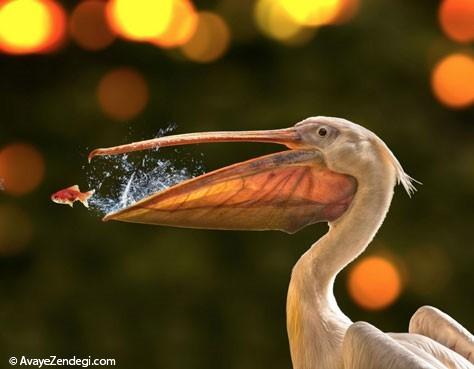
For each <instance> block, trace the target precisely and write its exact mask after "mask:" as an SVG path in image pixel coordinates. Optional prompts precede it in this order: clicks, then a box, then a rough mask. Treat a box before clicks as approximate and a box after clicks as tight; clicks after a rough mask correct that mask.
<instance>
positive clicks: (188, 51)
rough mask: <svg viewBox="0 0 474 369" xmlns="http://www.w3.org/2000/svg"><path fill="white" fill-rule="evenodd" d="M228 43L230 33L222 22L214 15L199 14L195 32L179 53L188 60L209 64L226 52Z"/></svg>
mask: <svg viewBox="0 0 474 369" xmlns="http://www.w3.org/2000/svg"><path fill="white" fill-rule="evenodd" d="M229 42H230V31H229V27H228V26H227V24H226V23H225V22H224V20H223V19H222V18H221V17H220V16H219V15H217V14H215V13H211V12H200V13H198V26H197V29H196V32H195V33H194V35H193V37H191V39H190V40H189V41H188V42H187V43H186V44H184V45H183V46H182V47H181V51H182V52H183V54H184V55H185V56H186V57H187V58H188V59H190V60H193V61H196V62H200V63H209V62H212V61H214V60H217V59H218V58H220V57H221V56H222V55H223V54H224V53H225V52H226V50H227V48H228V46H229Z"/></svg>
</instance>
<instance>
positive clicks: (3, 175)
mask: <svg viewBox="0 0 474 369" xmlns="http://www.w3.org/2000/svg"><path fill="white" fill-rule="evenodd" d="M43 176H44V160H43V156H42V155H41V153H40V152H39V151H38V150H37V149H36V148H35V147H33V146H31V145H30V144H26V143H13V144H9V145H7V146H5V147H3V148H2V149H1V150H0V179H1V180H2V186H3V188H4V191H5V192H7V193H9V194H12V195H17V196H19V195H24V194H26V193H29V192H31V191H33V190H34V189H35V188H36V187H37V186H38V185H39V184H40V183H41V180H42V179H43Z"/></svg>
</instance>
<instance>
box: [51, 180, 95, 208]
mask: <svg viewBox="0 0 474 369" xmlns="http://www.w3.org/2000/svg"><path fill="white" fill-rule="evenodd" d="M94 192H95V190H91V191H87V192H81V190H80V189H79V186H78V185H74V186H71V187H68V188H65V189H63V190H60V191H58V192H55V193H53V194H52V195H51V200H53V201H54V202H55V203H57V204H67V205H69V206H70V207H71V208H72V204H73V203H74V202H75V201H80V202H82V204H84V206H85V207H86V208H88V207H89V203H88V202H87V200H89V198H90V197H91V196H92V195H93V194H94Z"/></svg>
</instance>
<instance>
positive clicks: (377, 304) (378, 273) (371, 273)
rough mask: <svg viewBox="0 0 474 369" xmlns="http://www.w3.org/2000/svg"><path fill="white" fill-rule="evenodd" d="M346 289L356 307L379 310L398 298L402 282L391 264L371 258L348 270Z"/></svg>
mask: <svg viewBox="0 0 474 369" xmlns="http://www.w3.org/2000/svg"><path fill="white" fill-rule="evenodd" d="M348 289H349V294H350V296H351V297H352V299H353V300H354V301H355V302H356V303H357V304H358V305H360V306H362V307H363V308H365V309H369V310H379V309H383V308H385V307H387V306H389V305H391V304H392V303H393V302H394V301H395V300H396V299H397V298H398V296H399V295H400V292H401V289H402V282H401V277H400V273H399V272H398V270H397V268H396V267H395V265H394V264H393V263H392V262H390V261H389V260H387V259H385V258H382V257H379V256H372V257H366V258H364V259H362V260H361V261H359V262H358V263H357V264H356V265H355V266H354V267H353V268H352V269H351V270H350V272H349V279H348Z"/></svg>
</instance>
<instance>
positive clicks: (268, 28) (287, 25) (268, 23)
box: [254, 0, 304, 41]
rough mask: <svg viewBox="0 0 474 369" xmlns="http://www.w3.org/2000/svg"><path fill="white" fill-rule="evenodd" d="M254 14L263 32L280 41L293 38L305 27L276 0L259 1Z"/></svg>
mask: <svg viewBox="0 0 474 369" xmlns="http://www.w3.org/2000/svg"><path fill="white" fill-rule="evenodd" d="M254 16H255V21H256V23H257V26H258V27H259V28H260V29H261V30H262V32H263V33H264V34H265V35H267V36H269V37H271V38H274V39H276V40H279V41H286V40H291V39H292V38H294V37H296V36H297V35H298V34H299V33H300V32H301V31H302V30H303V29H304V26H302V25H301V24H300V23H298V22H296V21H295V20H294V19H293V18H292V17H290V15H289V14H288V13H287V12H286V10H285V9H284V8H283V6H282V5H281V4H280V3H279V2H276V1H274V0H259V1H257V2H256V3H255V11H254Z"/></svg>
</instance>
